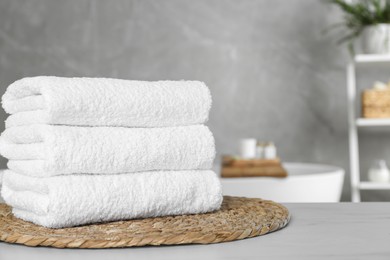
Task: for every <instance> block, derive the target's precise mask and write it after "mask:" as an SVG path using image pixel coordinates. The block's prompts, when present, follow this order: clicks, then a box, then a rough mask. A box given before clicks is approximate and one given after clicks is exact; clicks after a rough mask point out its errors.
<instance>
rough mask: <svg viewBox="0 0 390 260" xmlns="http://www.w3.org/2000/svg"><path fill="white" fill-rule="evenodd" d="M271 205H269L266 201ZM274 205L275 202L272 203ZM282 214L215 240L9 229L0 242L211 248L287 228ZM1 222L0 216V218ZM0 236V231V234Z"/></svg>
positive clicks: (208, 237) (196, 234) (286, 216)
mask: <svg viewBox="0 0 390 260" xmlns="http://www.w3.org/2000/svg"><path fill="white" fill-rule="evenodd" d="M269 202H271V201H269ZM272 203H274V202H272ZM275 204H276V205H277V206H278V207H279V208H280V209H281V210H282V211H283V216H282V217H281V218H278V219H274V220H273V222H271V223H270V224H269V225H264V226H262V225H260V226H256V227H254V228H248V229H239V230H236V231H234V232H233V233H231V234H230V235H229V236H225V235H224V236H218V234H213V233H210V234H204V233H202V232H187V233H183V234H181V235H177V234H172V235H167V236H159V237H156V236H145V237H142V238H129V239H121V240H114V241H113V240H103V239H96V240H93V239H80V238H76V239H71V238H58V237H57V238H56V237H49V238H48V237H42V236H32V235H24V234H20V233H17V232H13V231H12V229H10V228H9V229H7V231H8V232H6V231H3V233H0V241H3V242H7V243H12V244H22V245H26V246H31V247H36V246H44V247H55V248H91V249H92V248H95V249H96V248H121V247H140V246H147V245H152V246H160V245H182V244H214V243H221V242H229V241H234V240H241V239H245V238H251V237H256V236H261V235H265V234H268V233H271V232H274V231H277V230H279V229H282V228H284V227H286V226H287V224H288V223H289V221H290V220H291V214H290V212H289V211H288V209H287V208H286V207H284V206H283V205H280V204H277V203H275ZM0 220H1V215H0ZM0 232H1V231H0Z"/></svg>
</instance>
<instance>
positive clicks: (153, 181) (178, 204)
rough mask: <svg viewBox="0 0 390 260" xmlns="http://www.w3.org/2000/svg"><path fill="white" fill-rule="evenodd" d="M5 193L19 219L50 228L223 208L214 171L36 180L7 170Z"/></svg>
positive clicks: (219, 187)
mask: <svg viewBox="0 0 390 260" xmlns="http://www.w3.org/2000/svg"><path fill="white" fill-rule="evenodd" d="M2 195H3V197H4V199H5V200H6V201H7V203H8V204H9V205H11V206H12V207H13V213H14V215H15V216H17V217H19V218H21V219H24V220H27V221H32V222H34V223H36V224H39V225H42V226H45V227H51V228H61V227H71V226H76V225H82V224H88V223H95V222H104V221H115V220H121V219H133V218H139V217H157V216H164V215H181V214H196V213H204V212H209V211H214V210H217V209H219V207H220V205H221V202H222V194H221V185H220V182H219V179H218V177H217V176H216V174H215V173H214V172H212V171H165V172H164V171H163V172H154V171H151V172H140V173H134V174H117V175H111V176H110V175H70V176H55V177H48V178H35V177H29V176H24V175H21V174H18V173H15V172H11V171H7V172H6V173H5V174H4V178H3V189H2Z"/></svg>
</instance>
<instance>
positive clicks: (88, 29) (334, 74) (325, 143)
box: [0, 0, 390, 201]
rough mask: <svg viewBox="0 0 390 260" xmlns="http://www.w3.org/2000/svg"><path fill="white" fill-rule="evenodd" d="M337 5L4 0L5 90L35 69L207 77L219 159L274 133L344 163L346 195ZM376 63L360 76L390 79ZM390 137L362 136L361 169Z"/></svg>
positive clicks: (289, 153) (311, 154)
mask: <svg viewBox="0 0 390 260" xmlns="http://www.w3.org/2000/svg"><path fill="white" fill-rule="evenodd" d="M341 16H342V13H341V12H340V11H339V10H338V9H337V8H336V7H334V6H331V5H330V4H329V3H327V2H326V1H321V0H316V1H314V0H291V1H286V0H273V1H267V0H241V1H236V0H197V1H191V0H164V1H157V0H116V1H97V0H68V1H53V0H0V86H1V93H4V91H5V89H6V87H7V86H8V85H9V84H10V83H12V82H13V81H15V80H17V79H19V78H22V77H26V76H36V75H56V76H69V77H71V76H89V77H114V78H124V79H138V80H159V79H172V80H180V79H194V80H195V79H196V80H202V81H204V82H205V83H206V84H207V85H208V86H209V87H210V89H211V92H212V96H213V107H212V110H211V116H210V120H209V123H208V125H209V127H210V128H211V130H212V131H213V133H214V136H215V139H216V145H217V151H218V156H217V158H218V159H219V158H220V156H221V155H222V154H235V153H237V147H238V141H239V140H240V139H241V138H245V137H254V138H258V139H260V140H272V141H274V142H275V144H276V145H277V147H278V154H279V156H280V157H281V158H282V160H283V161H288V162H310V163H323V164H331V165H335V166H339V167H341V168H344V169H345V170H346V179H345V182H344V189H343V195H342V200H344V201H348V200H350V182H349V153H348V122H347V105H346V102H347V97H346V72H345V66H346V64H347V62H348V60H349V58H350V56H349V53H348V51H347V48H346V46H345V45H337V44H336V40H337V39H338V37H337V35H335V34H334V33H333V32H331V33H325V30H326V29H327V28H329V26H331V25H332V24H334V23H335V22H337V21H338V20H340V17H341ZM379 70H382V71H378V70H376V71H369V70H368V71H365V72H364V73H365V74H364V76H361V78H359V85H361V86H362V87H370V86H371V84H372V82H373V81H374V80H377V79H382V80H383V81H385V82H387V81H388V80H389V78H390V75H389V77H384V75H385V76H386V74H384V73H383V71H385V72H386V68H380V69H379ZM5 118H6V114H5V112H4V111H3V110H0V121H4V120H5ZM3 128H4V126H3V125H2V126H1V129H0V130H1V131H2V130H3ZM389 145H390V140H389V138H388V135H385V134H381V135H375V136H366V135H362V136H360V149H361V150H360V151H361V155H362V157H361V158H362V159H361V167H362V178H364V176H365V173H366V172H367V169H368V168H369V167H370V164H371V162H372V161H373V160H374V159H375V158H378V157H379V158H384V159H390V146H389ZM0 167H1V168H5V167H6V160H5V159H4V158H1V161H0ZM362 197H363V200H365V201H375V200H388V199H390V192H388V191H384V192H379V191H375V192H367V193H365V192H363V193H362Z"/></svg>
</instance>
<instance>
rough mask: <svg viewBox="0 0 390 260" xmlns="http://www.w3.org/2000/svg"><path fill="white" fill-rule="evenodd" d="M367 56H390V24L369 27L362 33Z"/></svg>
mask: <svg viewBox="0 0 390 260" xmlns="http://www.w3.org/2000/svg"><path fill="white" fill-rule="evenodd" d="M362 47H363V51H364V53H366V54H390V24H378V25H373V26H367V27H366V28H365V29H364V30H363V33H362Z"/></svg>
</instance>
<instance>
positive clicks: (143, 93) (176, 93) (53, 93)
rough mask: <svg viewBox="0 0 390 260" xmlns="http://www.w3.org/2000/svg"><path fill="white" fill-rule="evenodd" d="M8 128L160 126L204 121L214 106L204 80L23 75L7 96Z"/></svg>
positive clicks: (11, 87) (5, 105) (5, 107)
mask: <svg viewBox="0 0 390 260" xmlns="http://www.w3.org/2000/svg"><path fill="white" fill-rule="evenodd" d="M2 103H3V108H4V110H5V111H6V112H7V113H10V114H12V115H11V116H10V117H9V118H8V119H7V120H6V127H12V126H17V125H26V124H34V123H40V124H60V125H84V126H85V125H87V126H127V127H161V126H180V125H193V124H202V123H205V122H206V121H207V119H208V114H209V110H210V107H211V95H210V91H209V89H208V88H207V86H206V85H205V84H204V83H203V82H199V81H154V82H146V81H130V80H120V79H109V78H61V77H47V76H40V77H32V78H23V79H21V80H18V81H16V82H14V83H13V84H11V85H10V86H9V87H8V89H7V91H6V93H5V94H4V95H3V98H2Z"/></svg>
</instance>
